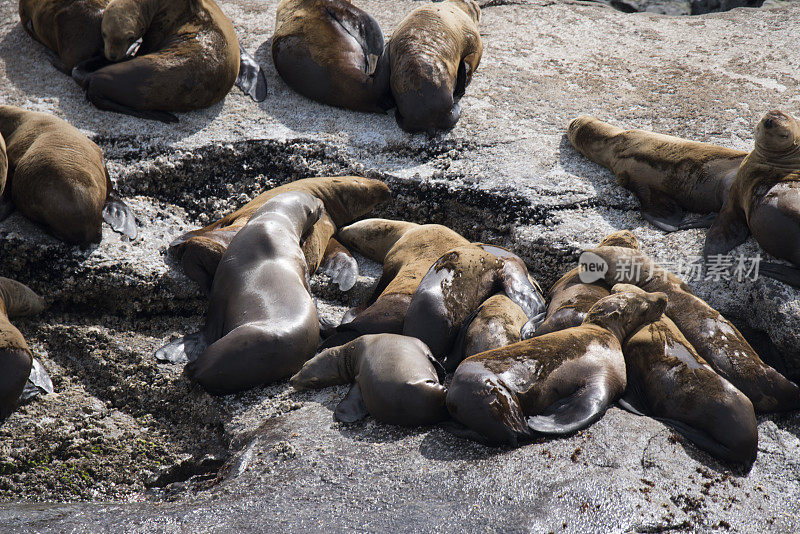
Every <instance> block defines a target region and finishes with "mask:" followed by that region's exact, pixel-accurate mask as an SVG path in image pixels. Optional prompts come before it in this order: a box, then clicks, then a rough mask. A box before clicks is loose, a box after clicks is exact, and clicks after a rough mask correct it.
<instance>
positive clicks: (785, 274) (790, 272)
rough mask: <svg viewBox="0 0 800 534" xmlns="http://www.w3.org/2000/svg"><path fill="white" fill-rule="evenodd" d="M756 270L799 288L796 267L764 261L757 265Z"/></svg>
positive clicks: (799, 278) (799, 273)
mask: <svg viewBox="0 0 800 534" xmlns="http://www.w3.org/2000/svg"><path fill="white" fill-rule="evenodd" d="M758 272H759V273H760V274H763V275H764V276H767V277H769V278H773V279H775V280H778V281H779V282H783V283H784V284H788V285H790V286H792V287H797V288H800V269H799V268H797V267H793V266H791V265H783V264H780V263H773V262H765V263H761V264H760V265H759V267H758Z"/></svg>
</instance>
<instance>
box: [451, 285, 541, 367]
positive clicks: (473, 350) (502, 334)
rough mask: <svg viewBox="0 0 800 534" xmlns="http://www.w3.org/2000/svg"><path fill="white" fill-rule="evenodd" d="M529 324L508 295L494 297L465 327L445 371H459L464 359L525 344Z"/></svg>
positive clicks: (463, 325) (498, 294)
mask: <svg viewBox="0 0 800 534" xmlns="http://www.w3.org/2000/svg"><path fill="white" fill-rule="evenodd" d="M527 322H528V316H527V315H525V312H524V311H523V310H522V308H520V307H519V305H518V304H516V303H515V302H514V301H513V300H511V299H510V298H508V297H507V296H506V294H505V293H496V294H494V295H492V296H491V297H489V298H488V299H486V300H485V301H484V302H483V304H481V306H480V308H478V309H477V310H475V312H474V313H473V315H472V316H471V317H470V318H468V319H466V320H465V321H464V323H463V324H462V326H461V331H460V332H459V335H458V336H459V337H458V339H457V340H456V342H455V345H454V347H453V351H454V353H453V354H452V355H451V356H449V357H448V358H447V360H446V361H445V369H446V370H448V371H455V367H456V366H457V365H458V363H460V362H461V361H462V360H463V359H464V358H468V357H470V356H472V355H474V354H478V353H479V352H486V351H487V350H492V349H497V348H500V347H505V346H506V345H511V344H512V343H516V342H518V341H522V334H521V331H522V327H523V326H525V324H526V323H527Z"/></svg>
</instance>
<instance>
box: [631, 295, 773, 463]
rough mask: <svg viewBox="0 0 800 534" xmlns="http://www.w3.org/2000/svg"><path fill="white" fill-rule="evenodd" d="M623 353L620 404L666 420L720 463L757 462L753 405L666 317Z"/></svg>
mask: <svg viewBox="0 0 800 534" xmlns="http://www.w3.org/2000/svg"><path fill="white" fill-rule="evenodd" d="M628 287H629V288H636V286H628ZM636 289H638V290H639V291H641V292H642V293H644V290H643V289H639V288H636ZM622 352H623V354H624V355H625V368H626V370H627V380H628V386H627V389H626V392H625V396H624V397H623V398H622V399H621V401H620V405H622V406H623V407H625V408H626V409H628V410H630V411H633V412H634V413H638V414H639V415H648V416H651V417H653V418H656V419H658V420H659V421H662V422H664V423H665V424H667V425H669V426H671V427H673V428H675V429H676V430H677V431H678V432H680V433H681V434H683V435H684V436H686V437H687V438H689V439H690V440H691V441H692V442H693V443H694V444H695V445H697V446H698V447H700V448H701V449H704V450H706V451H708V452H710V453H711V454H713V455H714V456H716V457H717V458H720V459H721V460H725V461H728V462H739V463H752V462H753V461H754V460H755V458H756V452H757V449H758V429H757V428H756V425H757V422H756V416H755V413H754V412H753V404H752V403H751V402H750V400H749V399H748V398H747V397H746V396H745V395H744V393H742V392H741V391H739V390H738V389H736V388H735V387H734V386H733V385H732V384H731V383H730V382H728V381H727V380H725V379H724V378H722V377H721V376H719V375H718V374H717V373H716V372H715V371H714V370H713V369H712V368H711V367H710V366H709V365H708V364H707V363H706V361H705V360H703V358H701V357H700V355H699V354H697V351H695V349H694V347H692V345H691V344H690V343H689V341H687V340H686V338H685V337H684V336H683V334H681V331H680V330H678V327H677V326H676V325H675V323H673V322H672V321H671V320H670V319H669V318H668V317H661V319H659V320H658V321H656V322H654V323H651V324H649V325H646V326H644V327H642V328H641V329H640V330H639V331H638V332H636V333H635V334H633V335H631V336H630V337H628V339H627V340H626V341H625V344H624V345H623V347H622Z"/></svg>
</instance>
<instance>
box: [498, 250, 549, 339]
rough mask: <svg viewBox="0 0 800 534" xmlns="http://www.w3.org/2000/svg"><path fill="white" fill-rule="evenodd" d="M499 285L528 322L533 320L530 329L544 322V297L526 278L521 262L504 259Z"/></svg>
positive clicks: (526, 272)
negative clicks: (522, 312)
mask: <svg viewBox="0 0 800 534" xmlns="http://www.w3.org/2000/svg"><path fill="white" fill-rule="evenodd" d="M501 283H502V285H503V289H504V291H505V293H506V295H507V296H508V298H510V299H511V300H512V301H514V303H515V304H517V306H519V307H520V308H522V311H524V312H525V315H526V316H527V317H528V319H529V320H535V322H534V324H533V325H531V327H532V330H536V328H535V327H538V326H539V324H541V323H542V322H543V321H544V318H545V315H546V313H547V307H546V306H545V302H544V297H542V294H541V293H540V292H539V290H538V289H537V288H536V287H535V286H534V285H533V284H532V283H531V281H530V279H529V278H528V270H527V269H526V268H525V264H524V263H522V261H521V260H515V259H513V258H509V259H506V260H505V261H504V262H503V270H502V275H501Z"/></svg>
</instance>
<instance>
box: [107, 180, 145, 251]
mask: <svg viewBox="0 0 800 534" xmlns="http://www.w3.org/2000/svg"><path fill="white" fill-rule="evenodd" d="M103 220H104V221H105V222H107V223H108V224H109V225H110V226H111V229H112V230H114V231H115V232H117V233H120V234H122V235H124V236H127V237H128V238H129V239H131V240H133V239H136V237H137V236H138V235H139V229H138V228H137V227H136V216H135V215H134V214H133V211H131V208H130V206H128V205H127V204H126V203H125V201H123V200H122V199H121V198H120V197H119V196H118V195H117V193H116V192H115V191H111V192H110V193H109V194H108V198H106V204H105V206H103Z"/></svg>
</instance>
